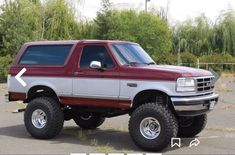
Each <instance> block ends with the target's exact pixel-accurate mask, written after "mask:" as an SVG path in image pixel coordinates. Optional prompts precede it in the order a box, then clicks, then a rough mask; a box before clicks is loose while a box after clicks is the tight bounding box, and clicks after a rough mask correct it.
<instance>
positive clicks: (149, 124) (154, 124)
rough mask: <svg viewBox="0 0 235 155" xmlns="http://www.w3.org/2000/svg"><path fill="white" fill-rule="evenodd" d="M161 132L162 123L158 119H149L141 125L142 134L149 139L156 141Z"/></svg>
mask: <svg viewBox="0 0 235 155" xmlns="http://www.w3.org/2000/svg"><path fill="white" fill-rule="evenodd" d="M160 131H161V126H160V123H159V122H158V120H157V119H156V118H153V117H147V118H144V119H143V120H142V121H141V123H140V133H141V134H142V136H144V137H145V138H147V139H155V138H157V137H158V136H159V134H160Z"/></svg>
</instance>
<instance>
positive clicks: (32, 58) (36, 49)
mask: <svg viewBox="0 0 235 155" xmlns="http://www.w3.org/2000/svg"><path fill="white" fill-rule="evenodd" d="M72 46H73V45H46V46H45V45H44V46H43V45H39V46H30V47H28V48H27V49H26V51H25V53H24V54H23V56H22V57H21V59H20V62H19V64H24V65H63V64H64V63H65V60H66V58H67V57H68V54H69V52H70V50H71V48H72Z"/></svg>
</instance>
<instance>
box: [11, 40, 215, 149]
mask: <svg viewBox="0 0 235 155" xmlns="http://www.w3.org/2000/svg"><path fill="white" fill-rule="evenodd" d="M22 69H24V71H25V72H24V73H23V72H22V73H21V74H23V75H22V76H17V78H16V75H17V74H18V75H19V72H20V71H22ZM19 79H20V80H21V82H19ZM214 79H215V77H214V76H213V74H212V73H211V72H209V71H206V70H202V69H194V68H189V67H182V66H169V65H157V64H155V62H154V61H153V60H152V59H151V57H150V56H149V55H148V54H147V53H146V52H145V51H144V50H143V49H142V48H141V47H140V45H138V44H137V43H133V42H126V41H102V40H75V41H42V42H29V43H25V44H24V45H23V46H22V47H21V49H20V51H19V52H18V54H17V56H16V58H15V60H14V62H13V63H12V65H11V67H10V71H9V76H8V86H9V90H8V91H9V100H10V101H16V100H22V101H23V102H24V103H28V104H27V108H26V109H25V114H24V123H25V126H26V129H27V130H28V132H29V133H30V134H31V135H32V136H33V137H35V138H39V139H49V138H53V137H55V136H56V135H58V134H59V132H60V131H61V129H62V128H63V123H64V121H67V120H70V119H73V120H74V121H75V122H76V124H77V125H78V126H79V127H81V128H83V129H95V128H96V127H98V126H100V125H101V124H102V123H103V122H104V120H105V118H107V117H114V116H119V115H124V114H129V115H130V121H129V132H130V136H131V138H132V139H133V141H134V142H135V144H136V145H137V146H139V147H141V148H142V149H144V150H148V151H159V150H161V149H163V148H165V147H167V146H168V145H169V143H170V142H171V138H174V137H193V136H195V135H197V134H198V133H199V132H201V131H202V130H203V128H204V127H205V125H206V118H207V117H206V116H207V112H208V111H211V110H212V109H213V108H214V106H215V104H216V103H217V102H218V95H217V94H215V93H214V92H213V88H214V83H215V82H214ZM22 82H24V84H23V85H22ZM110 138H111V137H110Z"/></svg>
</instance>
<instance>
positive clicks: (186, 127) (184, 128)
mask: <svg viewBox="0 0 235 155" xmlns="http://www.w3.org/2000/svg"><path fill="white" fill-rule="evenodd" d="M206 123H207V115H206V114H205V115H200V116H195V117H180V118H179V131H178V136H179V137H194V136H196V135H197V134H199V133H200V132H201V131H202V130H203V129H204V128H205V126H206Z"/></svg>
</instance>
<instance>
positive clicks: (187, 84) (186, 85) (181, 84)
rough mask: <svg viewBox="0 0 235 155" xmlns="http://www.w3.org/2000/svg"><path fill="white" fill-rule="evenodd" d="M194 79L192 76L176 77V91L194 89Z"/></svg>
mask: <svg viewBox="0 0 235 155" xmlns="http://www.w3.org/2000/svg"><path fill="white" fill-rule="evenodd" d="M195 86H196V84H195V80H194V79H193V78H178V79H177V85H176V91H178V92H193V91H195V90H196V87H195Z"/></svg>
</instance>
